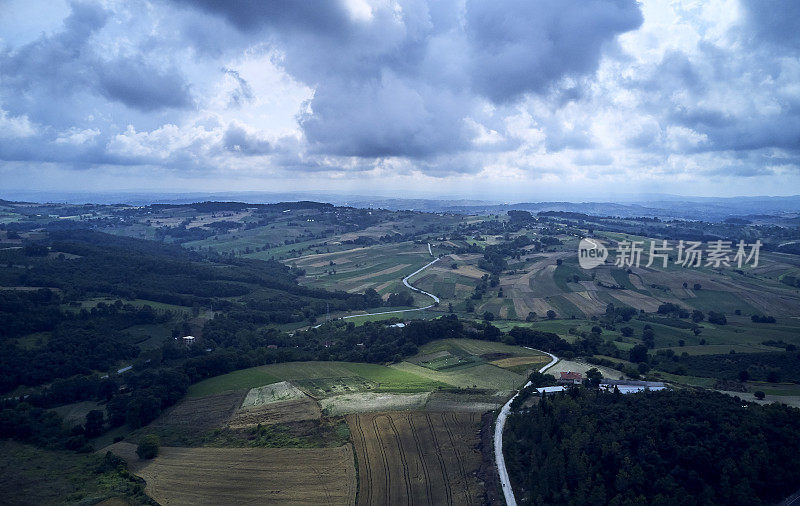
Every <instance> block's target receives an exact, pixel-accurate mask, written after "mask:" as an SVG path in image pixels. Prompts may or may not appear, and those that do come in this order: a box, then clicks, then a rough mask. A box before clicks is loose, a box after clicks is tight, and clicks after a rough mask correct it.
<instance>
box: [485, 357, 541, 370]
mask: <svg viewBox="0 0 800 506" xmlns="http://www.w3.org/2000/svg"><path fill="white" fill-rule="evenodd" d="M547 362H550V357H547V356H544V355H540V356H535V357H509V358H501V359H499V360H492V361H491V362H489V363H490V364H492V365H496V366H497V367H502V368H504V369H507V368H510V367H516V366H518V365H529V364H540V363H541V364H545V363H547Z"/></svg>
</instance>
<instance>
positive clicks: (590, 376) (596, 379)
mask: <svg viewBox="0 0 800 506" xmlns="http://www.w3.org/2000/svg"><path fill="white" fill-rule="evenodd" d="M602 379H603V373H601V372H600V371H599V370H598V369H597V368H596V367H592V368H591V369H589V370H588V371H586V384H587V386H589V387H594V388H596V387H597V386H598V385H600V381H602Z"/></svg>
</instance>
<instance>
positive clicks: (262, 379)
mask: <svg viewBox="0 0 800 506" xmlns="http://www.w3.org/2000/svg"><path fill="white" fill-rule="evenodd" d="M278 381H281V380H280V379H278V378H277V377H275V376H273V375H271V374H269V373H268V372H266V371H264V370H263V369H262V368H261V367H253V368H251V369H242V370H240V371H233V372H231V373H228V374H223V375H221V376H215V377H213V378H208V379H206V380H203V381H200V382H198V383H195V384H194V385H192V386H190V387H189V396H190V397H202V396H204V395H211V394H218V393H220V392H228V391H230V390H244V389H248V390H249V389H251V388H255V387H260V386H263V385H269V384H270V383H276V382H278Z"/></svg>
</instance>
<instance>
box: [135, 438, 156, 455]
mask: <svg viewBox="0 0 800 506" xmlns="http://www.w3.org/2000/svg"><path fill="white" fill-rule="evenodd" d="M160 445H161V440H160V439H159V438H158V436H157V435H155V434H148V435H146V436H144V437H143V438H142V439H140V440H139V446H137V447H136V455H138V456H139V458H140V459H152V458H155V457H156V456H157V455H158V447H159V446H160Z"/></svg>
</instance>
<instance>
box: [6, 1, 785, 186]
mask: <svg viewBox="0 0 800 506" xmlns="http://www.w3.org/2000/svg"><path fill="white" fill-rule="evenodd" d="M798 34H800V2H798V1H794V0H785V1H771V0H725V1H722V0H708V1H706V0H692V1H689V0H687V1H674V0H673V1H668V0H657V1H643V2H635V1H632V0H486V1H481V0H436V1H425V0H341V1H338V2H337V1H335V0H303V1H294V0H242V1H239V2H233V1H231V2H228V1H219V0H193V1H190V0H151V1H141V0H124V1H123V0H119V1H116V0H108V1H99V2H96V1H72V2H65V1H60V0H46V1H41V2H38V1H35V0H23V1H15V0H11V1H8V0H0V193H2V189H4V188H5V189H7V190H11V189H25V190H34V189H35V190H50V191H52V190H66V191H86V190H90V191H92V190H106V191H107V190H114V191H124V190H163V191H181V190H183V191H228V190H258V191H286V190H314V191H319V190H330V191H337V192H353V193H358V194H362V195H366V194H377V195H390V196H391V195H393V196H402V195H408V196H437V195H439V196H454V197H455V196H460V197H491V198H494V199H501V200H507V201H521V200H532V199H548V200H560V199H580V198H590V197H591V198H614V196H615V195H630V194H638V193H657V192H660V193H673V194H683V195H714V196H730V195H787V194H798V193H800V35H798ZM0 196H2V195H0Z"/></svg>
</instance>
